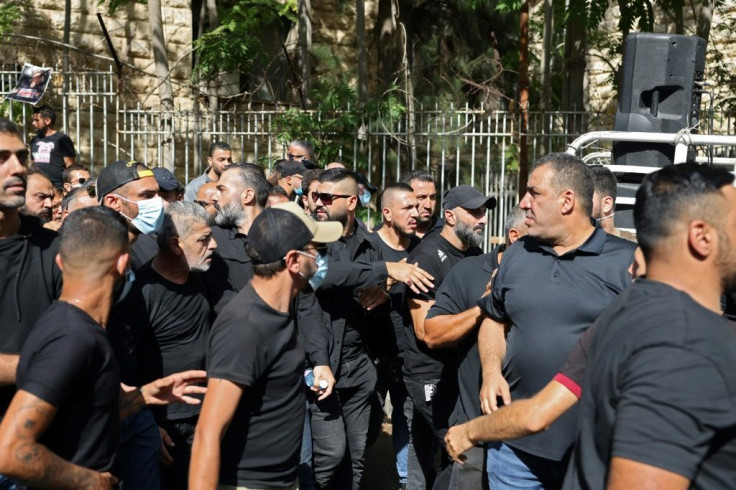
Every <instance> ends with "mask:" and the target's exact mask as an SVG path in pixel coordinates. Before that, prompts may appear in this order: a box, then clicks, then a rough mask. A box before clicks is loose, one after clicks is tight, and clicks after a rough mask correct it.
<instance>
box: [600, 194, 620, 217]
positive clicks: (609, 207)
mask: <svg viewBox="0 0 736 490" xmlns="http://www.w3.org/2000/svg"><path fill="white" fill-rule="evenodd" d="M615 206H616V203H615V202H614V200H613V197H612V196H606V197H604V198H603V200H602V201H601V211H603V216H610V215H611V213H612V212H613V208H614V207H615Z"/></svg>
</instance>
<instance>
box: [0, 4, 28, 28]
mask: <svg viewBox="0 0 736 490" xmlns="http://www.w3.org/2000/svg"><path fill="white" fill-rule="evenodd" d="M30 8H31V4H30V3H29V1H28V0H8V1H5V2H3V3H2V4H0V37H2V36H3V35H5V33H6V32H8V31H9V30H10V28H11V27H12V25H13V24H15V23H16V21H18V20H20V19H22V18H23V17H25V15H26V14H27V13H28V11H29V10H30Z"/></svg>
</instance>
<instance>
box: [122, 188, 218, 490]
mask: <svg viewBox="0 0 736 490" xmlns="http://www.w3.org/2000/svg"><path fill="white" fill-rule="evenodd" d="M156 238H157V241H158V245H159V252H158V254H157V255H156V256H155V257H154V258H153V260H151V261H150V262H147V263H146V264H144V265H142V266H141V267H139V268H138V269H137V270H136V273H135V274H136V280H135V283H134V285H133V290H132V291H131V293H130V296H129V298H130V299H129V301H127V302H126V305H128V306H129V308H128V313H129V314H130V317H129V320H130V323H131V325H132V328H133V329H134V330H135V331H136V332H137V334H138V336H140V338H141V340H140V352H139V359H140V370H141V379H142V381H143V382H149V381H152V380H154V379H158V378H162V377H164V376H168V375H169V374H173V373H177V372H180V371H187V370H190V369H204V368H205V352H206V348H207V336H208V335H209V331H210V326H211V324H212V321H213V319H214V314H213V310H212V307H211V305H210V300H209V296H208V292H207V289H206V285H205V282H204V278H203V277H202V273H203V272H205V271H207V269H209V265H210V262H211V256H212V253H213V251H214V250H215V248H216V246H217V245H216V243H215V240H214V239H213V238H212V231H211V229H210V227H209V225H208V224H207V213H206V212H205V210H204V209H203V208H202V207H201V206H199V205H198V204H195V203H191V202H185V201H184V202H175V203H173V204H170V205H169V206H168V207H167V210H166V215H165V217H164V223H163V225H162V226H161V230H159V232H158V234H157V236H156ZM153 413H154V416H155V417H156V421H157V422H158V425H159V427H161V428H162V429H163V430H164V431H165V436H164V441H165V442H166V443H167V444H166V445H165V446H163V449H162V458H161V459H162V462H163V463H164V467H163V468H162V470H163V471H162V476H163V478H164V481H165V485H166V487H167V488H169V489H170V490H175V489H180V488H186V486H187V474H188V473H189V459H190V455H191V446H192V442H193V439H194V427H195V426H196V425H197V417H198V415H199V406H197V405H172V406H169V407H165V408H162V409H159V410H154V411H153ZM172 443H173V444H172ZM167 446H168V447H167Z"/></svg>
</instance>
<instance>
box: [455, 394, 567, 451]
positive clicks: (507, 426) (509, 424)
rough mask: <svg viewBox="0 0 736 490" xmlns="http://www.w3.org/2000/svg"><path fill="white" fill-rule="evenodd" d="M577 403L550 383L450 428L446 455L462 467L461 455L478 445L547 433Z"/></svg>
mask: <svg viewBox="0 0 736 490" xmlns="http://www.w3.org/2000/svg"><path fill="white" fill-rule="evenodd" d="M577 401H578V397H577V396H575V394H574V393H573V392H572V391H570V390H569V389H568V388H567V387H565V386H564V385H563V384H561V383H559V382H557V381H550V382H549V384H548V385H547V386H545V387H544V388H543V389H542V391H540V392H539V393H537V394H536V395H534V396H533V397H531V398H527V399H524V400H518V401H515V402H514V403H512V404H510V405H506V406H503V407H501V408H500V409H499V410H498V411H496V412H493V413H492V414H488V415H483V416H481V417H478V418H475V419H473V420H471V421H470V422H466V423H464V424H461V425H456V426H454V427H450V430H448V431H447V435H446V436H445V442H446V445H447V451H448V453H449V454H450V456H451V457H452V458H453V459H454V460H455V461H457V462H459V463H462V462H463V460H464V456H463V453H464V452H465V451H467V450H468V449H470V448H471V447H473V446H475V445H476V444H478V443H481V442H488V441H506V440H510V439H518V438H520V437H526V436H529V435H532V434H536V433H538V432H542V431H544V430H547V429H548V428H549V426H550V425H552V423H553V422H554V421H555V420H557V419H558V418H560V417H561V416H562V414H563V413H565V412H567V411H568V410H569V409H570V408H571V407H572V406H573V405H575V404H576V403H577Z"/></svg>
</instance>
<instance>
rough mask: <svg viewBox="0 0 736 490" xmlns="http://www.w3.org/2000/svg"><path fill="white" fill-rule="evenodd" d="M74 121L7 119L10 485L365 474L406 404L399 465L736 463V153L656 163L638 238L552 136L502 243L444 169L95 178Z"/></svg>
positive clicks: (602, 182)
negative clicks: (376, 218) (440, 176)
mask: <svg viewBox="0 0 736 490" xmlns="http://www.w3.org/2000/svg"><path fill="white" fill-rule="evenodd" d="M49 111H51V112H49ZM37 116H38V117H36V115H34V120H33V124H34V128H36V129H37V131H38V134H39V136H38V138H40V139H42V140H43V139H44V138H47V139H48V138H50V137H52V136H53V135H54V134H56V135H60V134H61V133H59V132H58V131H54V130H53V122H54V117H53V111H52V110H51V109H50V108H45V109H44V110H43V111H39V113H38V114H37ZM49 129H50V130H51V131H50V132H49ZM62 136H64V137H65V135H61V136H56V137H55V138H54V139H53V140H54V141H55V142H56V143H55V146H53V147H49V146H48V145H47V146H46V147H45V150H43V151H46V150H48V151H47V153H48V154H45V153H43V151H41V152H39V151H37V150H36V149H35V147H34V146H33V145H34V143H33V142H32V143H31V150H29V148H27V147H26V145H25V144H24V142H23V139H22V136H21V133H20V132H19V130H18V128H17V127H16V126H15V125H14V124H13V123H11V122H10V121H7V120H3V119H0V329H2V334H1V335H0V417H2V422H1V423H0V489H3V490H5V489H13V488H75V489H76V488H95V489H96V488H122V489H156V490H158V489H171V490H175V489H184V488H192V489H212V488H220V489H296V488H300V489H320V490H327V489H335V490H342V489H354V490H359V489H360V488H362V486H363V487H364V482H363V480H364V475H365V474H366V472H371V471H373V472H375V471H378V472H385V471H386V470H387V469H386V468H375V467H371V466H370V464H368V465H367V464H366V449H367V448H368V447H369V446H370V445H371V444H372V443H373V442H374V441H375V440H376V438H377V437H378V434H379V432H380V430H381V423H382V422H383V419H384V413H385V412H386V411H389V406H390V407H391V409H390V420H391V424H392V442H393V447H394V456H395V470H396V473H397V474H398V481H396V482H395V486H394V487H395V488H402V489H403V488H409V489H422V490H424V489H432V488H434V489H438V490H444V489H457V490H461V489H462V490H466V489H484V488H491V489H493V490H498V489H507V488H508V489H511V488H538V489H556V488H568V489H575V488H591V489H597V488H604V487H609V488H616V489H624V488H626V489H629V488H638V487H641V486H642V485H643V484H644V483H646V485H648V486H650V487H651V488H667V489H677V488H736V469H735V468H736V467H734V465H733V461H734V457H736V378H734V376H732V374H733V373H734V363H736V361H735V360H736V335H735V333H736V332H735V331H734V327H733V326H732V324H731V323H730V321H729V320H727V319H726V318H725V317H724V315H723V306H722V305H723V304H727V303H728V302H726V303H724V302H723V301H722V300H723V298H724V295H726V294H727V293H729V292H731V291H732V290H733V289H734V287H735V286H736V252H734V250H733V247H732V246H731V243H732V241H733V242H734V243H736V188H734V186H733V181H734V177H733V175H732V174H730V173H729V172H727V171H725V170H723V169H721V168H718V167H716V166H696V165H677V166H669V167H665V168H664V169H662V170H660V171H658V172H655V173H653V174H651V175H649V176H647V177H646V178H645V179H644V181H643V183H642V184H641V186H640V189H639V191H638V192H637V199H636V205H635V208H634V218H635V222H636V228H637V234H636V236H635V237H633V236H632V235H631V234H629V235H625V234H623V235H624V236H625V237H622V236H620V235H622V233H621V232H620V231H619V230H617V229H616V228H615V227H614V226H613V219H612V217H613V214H614V212H615V206H614V203H615V199H616V178H615V176H614V175H613V174H612V173H611V172H610V171H608V170H607V169H605V168H604V167H594V168H591V167H589V166H587V165H585V164H584V163H583V162H582V161H580V160H579V159H578V158H577V157H574V156H571V155H568V154H554V153H553V154H550V155H547V156H545V157H543V158H541V159H540V160H539V161H538V162H536V163H535V165H534V166H533V168H532V169H531V171H530V174H529V180H528V182H527V183H526V194H525V195H524V197H523V199H522V200H521V202H520V203H519V204H518V205H517V206H515V207H514V208H513V209H512V210H511V212H510V213H509V215H508V216H507V217H506V220H505V228H504V232H505V237H504V238H505V241H504V242H503V243H501V244H499V245H498V246H497V247H495V248H494V249H493V250H492V251H490V252H488V253H484V252H483V249H482V246H483V244H484V241H485V240H486V238H487V235H488V233H487V230H486V227H487V225H488V218H489V210H491V209H493V208H494V207H495V206H496V204H497V203H496V199H495V198H494V197H493V196H485V195H483V194H482V193H481V192H479V191H478V190H477V189H475V188H474V187H472V186H467V185H459V186H456V187H452V188H450V189H448V190H446V191H445V192H440V191H441V189H438V187H437V186H436V184H435V182H434V179H433V177H432V175H431V174H429V173H428V172H426V171H421V170H418V171H412V172H410V173H408V174H407V175H405V176H402V179H401V181H400V182H395V183H390V184H388V185H386V186H385V187H384V188H383V189H381V191H380V193H378V189H376V188H375V187H374V186H372V185H371V184H370V182H369V181H368V179H366V178H365V177H364V176H361V175H359V174H356V173H355V172H353V171H351V170H348V169H346V168H345V167H344V166H343V165H342V164H340V163H330V164H327V165H324V167H322V166H320V165H319V164H318V163H317V154H316V152H315V149H314V147H313V146H312V145H311V144H310V143H309V142H306V141H295V142H293V143H292V144H291V145H290V146H289V148H288V151H287V159H285V160H283V161H280V162H278V163H277V164H276V165H275V166H274V168H273V170H272V172H271V173H270V174H269V175H267V174H266V172H265V171H264V169H262V168H261V167H260V166H258V165H255V164H251V163H234V158H233V152H232V149H231V148H230V146H229V145H228V144H226V143H224V142H215V143H213V144H212V146H211V148H210V151H209V156H208V157H207V163H208V167H207V169H206V171H205V172H204V173H203V174H202V175H201V176H199V177H197V178H195V179H194V180H192V181H191V182H190V183H189V184H188V185H186V186H184V185H182V183H180V182H179V181H178V180H177V178H176V176H175V175H174V174H172V173H171V172H170V171H169V170H167V169H165V168H160V167H156V168H152V169H150V168H148V167H147V166H146V165H144V164H142V163H140V162H137V161H115V162H112V163H109V164H107V165H105V167H104V169H103V170H102V171H101V172H100V173H99V175H97V176H95V178H93V176H92V175H91V174H90V172H89V170H88V169H87V168H86V167H84V166H82V165H79V164H77V163H76V160H75V156H74V152H73V148H72V152H71V153H72V154H71V155H68V154H67V153H69V152H68V149H67V145H66V142H64V143H60V142H61V141H65V140H64V139H63V138H62ZM34 141H36V142H37V139H34ZM42 143H43V142H42ZM60 166H61V167H60ZM376 194H378V195H377V196H376V198H375V199H374V198H373V197H374V195H376ZM438 203H439V205H438ZM367 206H375V209H376V210H377V211H378V212H379V215H380V222H379V223H377V224H376V225H373V224H371V223H366V222H364V221H362V220H361V219H360V217H359V210H360V209H361V207H367ZM626 238H628V239H626ZM632 238H635V240H637V241H638V245H639V247H640V248H639V249H637V243H635V242H634V241H632ZM388 400H390V404H389V403H388ZM578 400H581V401H582V403H580V404H578V403H577V402H578Z"/></svg>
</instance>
